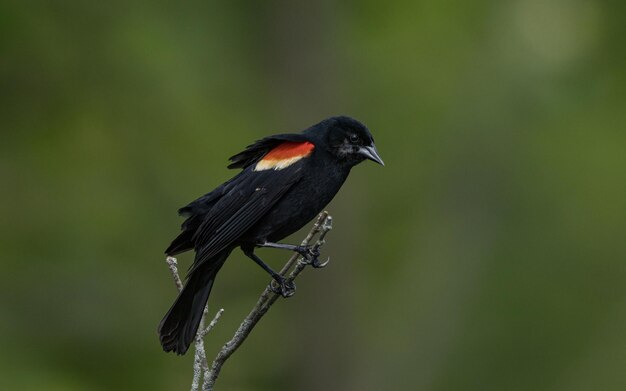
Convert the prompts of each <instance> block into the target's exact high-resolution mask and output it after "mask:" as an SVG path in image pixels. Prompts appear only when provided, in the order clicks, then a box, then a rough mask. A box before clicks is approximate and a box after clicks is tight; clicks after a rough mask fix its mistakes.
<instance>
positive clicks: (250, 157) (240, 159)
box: [228, 133, 307, 168]
mask: <svg viewBox="0 0 626 391" xmlns="http://www.w3.org/2000/svg"><path fill="white" fill-rule="evenodd" d="M285 141H291V142H306V141H307V138H306V137H305V136H303V135H301V134H293V133H285V134H276V135H273V136H269V137H265V138H263V139H261V140H257V141H256V142H255V143H254V144H251V145H248V146H247V147H246V149H245V150H244V151H242V152H239V153H238V154H236V155H234V156H231V157H230V158H229V159H228V160H230V161H231V163H230V164H229V165H228V168H246V167H248V166H251V165H252V164H254V163H256V162H258V161H259V160H260V159H261V158H262V157H263V156H265V155H266V154H267V153H268V152H270V151H271V150H272V149H274V148H276V147H277V146H279V145H280V144H281V143H283V142H285Z"/></svg>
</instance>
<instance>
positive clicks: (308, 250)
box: [299, 246, 330, 269]
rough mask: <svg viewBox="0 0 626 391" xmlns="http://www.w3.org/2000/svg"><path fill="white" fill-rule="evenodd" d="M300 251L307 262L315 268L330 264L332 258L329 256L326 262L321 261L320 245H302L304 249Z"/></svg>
mask: <svg viewBox="0 0 626 391" xmlns="http://www.w3.org/2000/svg"><path fill="white" fill-rule="evenodd" d="M299 252H300V255H302V256H303V257H304V259H305V260H306V264H307V265H311V266H312V267H314V268H315V269H319V268H322V267H325V266H326V265H328V261H330V258H328V259H327V260H326V261H325V262H320V260H319V256H320V250H319V248H318V246H305V247H302V250H301V251H299Z"/></svg>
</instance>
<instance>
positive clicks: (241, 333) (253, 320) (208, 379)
mask: <svg viewBox="0 0 626 391" xmlns="http://www.w3.org/2000/svg"><path fill="white" fill-rule="evenodd" d="M331 229H332V217H331V216H329V215H328V212H322V213H321V214H320V215H319V217H318V218H317V221H316V222H315V225H313V228H312V229H311V231H310V232H309V234H308V235H307V236H306V238H305V239H304V240H303V241H302V246H308V245H309V243H310V242H311V240H312V239H313V238H314V237H315V235H317V234H319V238H318V240H317V242H316V243H315V245H313V250H315V251H319V249H320V247H322V246H323V245H324V238H325V236H326V234H327V233H328V231H330V230H331ZM327 263H328V261H326V262H325V263H324V264H322V265H320V266H325V265H326V264H327ZM307 264H308V261H307V260H305V259H304V257H302V256H301V255H299V254H294V255H293V256H291V258H290V259H289V261H287V263H286V264H285V266H284V267H283V268H282V270H281V271H280V274H281V275H282V276H286V275H287V273H288V271H289V270H290V269H291V268H292V267H293V271H292V272H291V273H290V274H289V276H288V281H293V280H295V279H296V277H297V276H298V275H299V274H300V273H301V272H302V271H303V270H304V268H305V266H306V265H307ZM294 265H295V267H294ZM270 284H271V283H270ZM278 297H280V296H279V295H278V294H277V293H274V292H273V291H272V290H271V288H270V285H268V286H267V287H266V288H265V290H264V291H263V293H262V294H261V297H259V300H258V301H257V303H256V305H255V306H254V308H252V311H250V313H249V314H248V316H246V318H245V319H244V320H243V322H242V323H241V325H240V326H239V328H238V329H237V331H236V332H235V335H234V336H233V337H232V338H231V339H230V341H228V342H226V344H224V346H223V347H222V349H221V350H220V351H219V352H218V354H217V356H216V357H215V360H213V363H212V364H211V369H210V371H209V372H208V375H205V378H204V383H203V385H202V390H203V391H212V390H213V387H214V386H215V381H216V380H217V377H218V376H219V374H220V371H221V369H222V366H223V365H224V363H225V362H226V360H228V358H229V357H230V356H231V355H232V354H233V353H234V352H235V351H236V350H237V349H238V348H239V347H240V346H241V344H243V342H244V341H245V340H246V338H247V337H248V335H250V332H251V331H252V329H253V328H254V326H256V324H257V323H258V322H259V320H261V318H262V317H263V315H265V314H266V313H267V311H268V310H269V309H270V307H271V306H272V305H273V304H274V302H276V300H277V299H278Z"/></svg>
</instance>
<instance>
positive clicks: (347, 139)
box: [321, 116, 385, 166]
mask: <svg viewBox="0 0 626 391" xmlns="http://www.w3.org/2000/svg"><path fill="white" fill-rule="evenodd" d="M321 124H323V125H324V130H325V131H326V142H327V144H328V149H329V152H330V153H331V154H333V155H335V156H336V157H337V158H338V159H339V160H341V161H345V162H346V163H348V164H349V165H352V166H354V165H356V164H359V163H361V162H362V161H364V160H365V159H369V160H372V161H374V162H376V163H378V164H380V165H382V166H384V165H385V163H383V160H382V159H381V158H380V156H379V155H378V151H377V150H376V145H375V144H374V138H373V137H372V134H371V133H370V131H369V130H368V129H367V127H366V126H365V125H363V124H362V123H360V122H359V121H357V120H355V119H354V118H350V117H345V116H341V117H331V118H329V119H327V120H324V121H322V122H321Z"/></svg>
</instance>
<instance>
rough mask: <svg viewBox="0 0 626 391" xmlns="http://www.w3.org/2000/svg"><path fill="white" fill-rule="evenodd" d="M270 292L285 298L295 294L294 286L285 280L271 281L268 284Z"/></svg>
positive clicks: (291, 282)
mask: <svg viewBox="0 0 626 391" xmlns="http://www.w3.org/2000/svg"><path fill="white" fill-rule="evenodd" d="M270 290H271V291H272V292H274V293H276V294H278V295H281V296H282V297H285V298H287V297H291V296H293V295H294V293H296V284H295V283H294V282H293V281H289V280H287V279H286V278H281V279H280V280H272V282H270Z"/></svg>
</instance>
